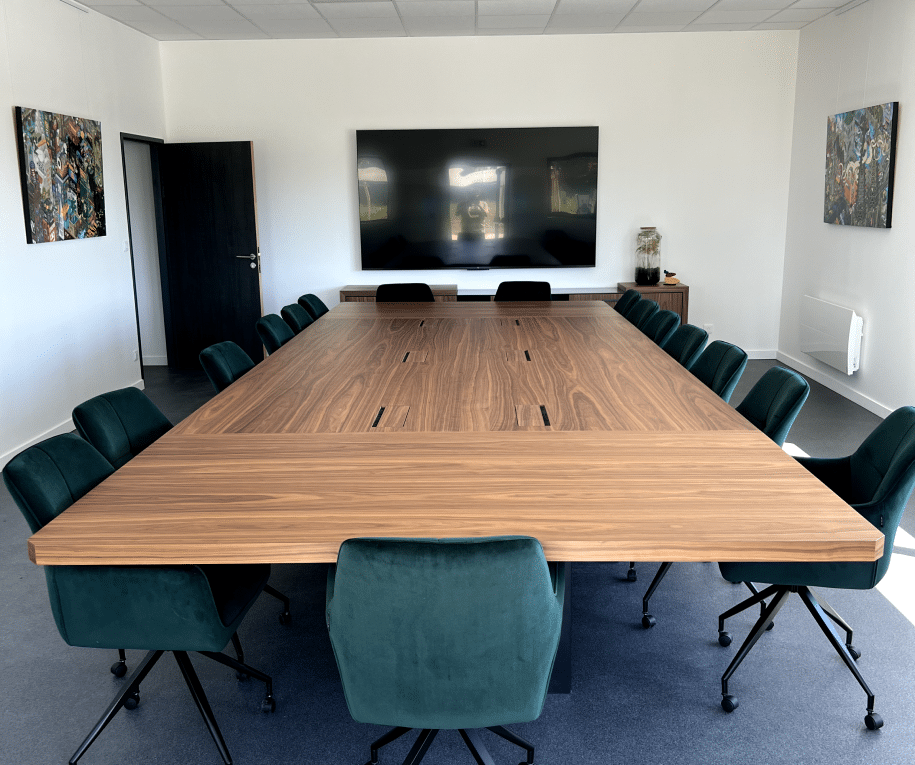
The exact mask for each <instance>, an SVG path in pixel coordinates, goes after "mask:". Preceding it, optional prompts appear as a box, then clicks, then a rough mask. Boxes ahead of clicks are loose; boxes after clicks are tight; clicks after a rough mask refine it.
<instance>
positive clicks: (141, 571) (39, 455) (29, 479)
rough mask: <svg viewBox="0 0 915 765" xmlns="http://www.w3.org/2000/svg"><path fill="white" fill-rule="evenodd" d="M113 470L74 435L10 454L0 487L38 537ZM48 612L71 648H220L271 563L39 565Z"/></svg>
mask: <svg viewBox="0 0 915 765" xmlns="http://www.w3.org/2000/svg"><path fill="white" fill-rule="evenodd" d="M113 472H114V468H113V467H112V466H111V465H110V464H109V463H108V461H107V460H106V459H105V458H104V457H103V456H102V455H101V454H100V453H99V452H98V450H97V449H95V447H93V446H92V445H91V444H90V443H88V442H87V441H84V440H83V439H82V438H80V437H79V436H77V435H76V434H74V433H65V434H63V435H60V436H54V437H53V438H49V439H48V440H46V441H42V442H41V443H40V444H36V445H35V446H32V447H30V448H29V449H26V450H25V451H24V452H21V453H20V454H17V455H16V456H15V457H13V459H12V460H10V461H9V463H8V464H7V465H6V467H4V468H3V480H4V483H6V486H7V488H8V489H9V492H10V494H11V495H12V497H13V500H14V501H15V503H16V505H17V506H18V507H19V509H20V511H21V512H22V514H23V516H25V519H26V521H27V522H28V524H29V528H30V529H31V530H32V532H33V533H34V532H36V531H38V530H39V529H41V528H42V527H43V526H45V525H46V524H48V523H50V522H51V521H52V520H54V518H56V517H57V516H58V515H60V514H61V513H62V512H64V511H65V510H66V509H67V508H69V507H70V506H71V505H72V504H73V503H74V502H76V501H77V500H79V499H81V498H82V497H83V496H84V495H85V494H87V493H88V492H89V491H91V490H92V489H94V488H95V487H96V486H97V485H98V484H100V483H101V482H102V481H103V480H105V479H106V478H108V476H110V475H111V474H112V473H113ZM44 569H45V578H46V579H47V583H48V595H49V597H50V602H51V612H52V613H53V615H54V621H55V623H56V624H57V630H58V632H60V636H61V637H62V638H63V639H64V642H66V643H67V644H68V645H73V646H87V647H92V648H138V649H145V650H153V649H157V650H182V651H221V650H222V648H223V647H225V645H226V643H227V642H228V640H229V639H230V637H231V636H232V634H233V633H234V632H235V630H236V629H237V627H238V625H239V624H240V623H241V620H242V619H243V617H244V615H245V613H246V612H247V610H248V609H249V608H250V607H251V604H253V603H254V600H255V599H256V597H257V595H258V594H259V593H260V591H261V590H262V589H263V587H264V584H266V582H267V578H268V576H269V566H253V567H251V566H225V567H220V566H213V567H208V570H206V571H205V570H204V569H202V568H200V567H198V566H192V565H186V566H45V567H44Z"/></svg>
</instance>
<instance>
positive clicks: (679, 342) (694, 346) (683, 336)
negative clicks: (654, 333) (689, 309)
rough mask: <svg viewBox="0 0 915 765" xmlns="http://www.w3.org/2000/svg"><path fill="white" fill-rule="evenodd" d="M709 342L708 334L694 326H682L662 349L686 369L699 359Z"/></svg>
mask: <svg viewBox="0 0 915 765" xmlns="http://www.w3.org/2000/svg"><path fill="white" fill-rule="evenodd" d="M707 341H708V332H706V331H705V330H704V329H702V328H701V327H697V326H695V325H693V324H681V325H680V326H679V327H677V329H676V331H675V332H674V333H673V334H672V335H671V336H670V339H669V340H668V341H667V342H666V343H664V345H663V346H662V349H663V350H664V352H665V353H666V354H667V355H668V356H672V357H673V358H675V359H676V360H677V361H679V362H680V364H681V365H682V366H684V367H686V369H689V368H690V367H691V366H692V365H693V362H695V360H696V359H697V358H699V354H700V353H702V349H703V348H705V344H706V342H707Z"/></svg>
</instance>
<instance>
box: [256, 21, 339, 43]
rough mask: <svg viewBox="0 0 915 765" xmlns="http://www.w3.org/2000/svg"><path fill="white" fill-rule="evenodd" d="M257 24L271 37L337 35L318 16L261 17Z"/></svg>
mask: <svg viewBox="0 0 915 765" xmlns="http://www.w3.org/2000/svg"><path fill="white" fill-rule="evenodd" d="M257 25H258V26H259V27H260V28H261V29H263V30H264V31H265V32H266V33H267V34H268V35H270V36H271V37H278V38H285V39H288V38H295V37H305V38H309V37H336V36H337V33H336V32H334V30H333V29H331V28H330V26H329V25H328V23H327V22H326V21H325V20H324V19H322V18H320V17H318V18H316V19H261V20H258V22H257Z"/></svg>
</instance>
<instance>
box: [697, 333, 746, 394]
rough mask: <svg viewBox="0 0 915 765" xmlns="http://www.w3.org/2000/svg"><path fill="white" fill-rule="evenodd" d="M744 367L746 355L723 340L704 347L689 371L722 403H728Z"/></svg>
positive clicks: (740, 349) (742, 350)
mask: <svg viewBox="0 0 915 765" xmlns="http://www.w3.org/2000/svg"><path fill="white" fill-rule="evenodd" d="M746 366H747V353H746V351H744V349H743V348H739V347H738V346H736V345H732V344H731V343H726V342H724V340H715V342H713V343H709V344H708V346H706V348H705V350H704V351H702V353H701V354H700V355H699V358H697V359H696V360H695V362H693V364H692V365H691V366H690V368H689V371H690V372H692V373H693V374H694V375H695V376H696V377H697V378H699V379H700V380H701V381H702V382H703V383H705V384H706V386H708V387H709V388H710V389H711V390H712V392H713V393H716V394H717V395H719V396H721V399H722V400H723V401H725V402H729V401H730V400H731V394H732V393H733V392H734V388H735V387H736V386H737V382H738V380H740V376H741V375H742V374H743V370H744V369H745V368H746Z"/></svg>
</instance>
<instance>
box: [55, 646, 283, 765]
mask: <svg viewBox="0 0 915 765" xmlns="http://www.w3.org/2000/svg"><path fill="white" fill-rule="evenodd" d="M232 642H233V644H234V645H235V647H236V650H238V651H239V652H240V650H241V646H240V644H239V643H238V641H237V638H236V637H235V636H234V635H233V636H232ZM164 653H165V651H150V652H149V653H147V654H146V656H145V657H144V659H143V661H141V662H140V666H139V667H137V669H136V671H135V672H134V673H133V675H131V676H130V679H129V680H128V681H127V685H126V687H125V688H124V689H123V690H122V691H121V692H120V693H118V695H117V696H115V697H114V700H113V701H112V702H111V703H110V704H109V705H108V708H107V709H106V710H105V712H104V714H103V715H102V716H101V718H100V719H99V721H98V722H97V723H96V724H95V726H94V727H93V728H92V730H91V731H90V732H89V735H88V736H86V739H85V740H84V741H83V743H82V744H80V745H79V748H78V749H77V750H76V751H75V752H74V753H73V756H72V757H71V758H70V760H69V765H76V763H77V762H78V761H79V759H80V757H82V756H83V755H84V754H85V753H86V750H87V749H88V748H89V747H90V746H92V744H93V742H94V741H95V740H96V739H97V738H98V737H99V735H100V734H101V732H102V731H103V730H104V729H105V727H106V726H107V725H108V723H110V722H111V721H112V720H113V719H114V716H115V715H116V714H117V713H118V711H119V710H120V709H121V707H128V704H129V703H130V702H133V705H132V706H129V707H128V708H136V706H137V705H138V704H139V699H140V683H142V682H143V680H144V678H145V677H146V675H148V674H149V671H150V670H151V669H152V668H153V667H154V666H155V665H156V662H158V661H159V659H160V658H162V655H163V654H164ZM172 653H173V654H174V656H175V661H177V662H178V667H179V668H180V669H181V674H182V675H183V676H184V681H185V683H187V687H188V690H190V692H191V696H193V698H194V703H195V704H196V705H197V709H198V710H199V711H200V715H201V716H202V717H203V721H204V723H205V724H206V726H207V730H209V731H210V735H211V736H212V737H213V741H214V742H215V743H216V748H217V749H219V754H220V755H221V756H222V760H223V762H224V763H225V764H226V765H232V757H231V755H230V754H229V749H228V747H227V746H226V742H225V740H224V739H223V737H222V733H221V732H220V730H219V726H218V725H217V724H216V718H215V717H214V715H213V710H212V709H211V708H210V703H209V701H208V700H207V697H206V694H205V693H204V691H203V686H202V685H201V684H200V680H199V678H198V677H197V673H196V672H195V671H194V666H193V664H191V660H190V657H189V656H188V655H187V651H172ZM199 653H200V655H201V656H206V657H207V658H208V659H213V660H214V661H218V662H219V663H220V664H224V665H226V666H227V667H231V668H232V669H234V670H235V671H236V673H241V674H243V675H244V676H245V677H248V676H253V677H255V678H257V679H258V680H260V681H261V682H263V683H264V684H265V685H266V689H267V694H266V696H265V697H264V700H263V702H262V703H261V710H262V711H264V712H273V711H274V710H275V709H276V701H275V699H274V698H273V681H272V680H271V678H270V677H269V676H268V675H265V674H264V673H263V672H261V671H259V670H256V669H254V668H253V667H249V666H248V665H247V664H243V663H242V662H240V661H237V660H235V659H233V658H232V657H231V656H226V655H225V654H223V653H217V652H214V651H200V652H199Z"/></svg>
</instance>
